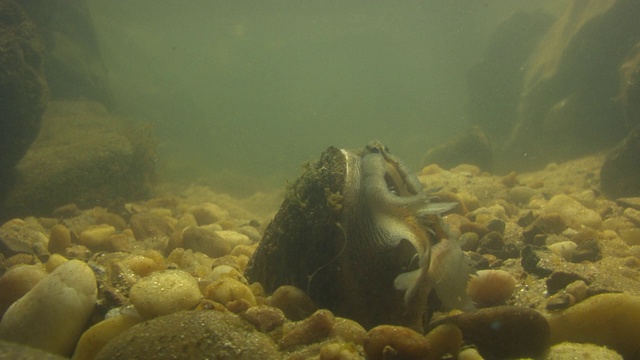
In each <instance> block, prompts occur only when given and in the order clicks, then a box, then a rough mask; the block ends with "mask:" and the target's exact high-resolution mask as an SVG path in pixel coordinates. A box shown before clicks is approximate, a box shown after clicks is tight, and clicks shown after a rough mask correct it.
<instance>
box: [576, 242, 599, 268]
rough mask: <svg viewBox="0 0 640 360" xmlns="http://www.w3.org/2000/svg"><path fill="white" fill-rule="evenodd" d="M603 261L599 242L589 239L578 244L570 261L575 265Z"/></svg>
mask: <svg viewBox="0 0 640 360" xmlns="http://www.w3.org/2000/svg"><path fill="white" fill-rule="evenodd" d="M600 259H602V250H601V249H600V245H599V244H598V240H596V239H589V240H586V241H583V242H581V243H580V244H578V246H577V247H576V249H575V250H574V251H573V253H572V254H571V259H570V260H569V261H571V262H573V263H581V262H583V261H591V262H596V261H598V260H600Z"/></svg>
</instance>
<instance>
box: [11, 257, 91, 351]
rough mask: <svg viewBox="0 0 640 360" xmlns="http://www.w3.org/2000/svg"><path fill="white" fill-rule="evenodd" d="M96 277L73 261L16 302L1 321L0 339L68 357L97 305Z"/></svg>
mask: <svg viewBox="0 0 640 360" xmlns="http://www.w3.org/2000/svg"><path fill="white" fill-rule="evenodd" d="M96 297H97V286H96V278H95V276H94V274H93V271H92V270H91V268H90V267H89V266H87V264H85V263H84V262H82V261H80V260H70V261H67V262H65V263H64V264H62V265H60V266H59V267H58V268H57V269H56V270H55V271H54V272H52V273H51V274H49V276H47V277H46V278H44V279H43V280H42V281H40V282H39V283H38V284H37V285H36V286H34V287H33V289H31V290H30V291H29V292H28V293H27V294H26V295H25V296H23V297H22V298H20V299H19V300H18V301H16V302H15V303H13V305H11V307H9V309H8V310H7V312H6V313H5V314H4V316H3V317H2V321H0V339H2V340H7V341H13V342H17V343H20V344H24V345H28V346H31V347H35V348H38V349H42V350H45V351H48V352H51V353H54V354H59V355H65V356H68V355H70V354H71V352H72V351H73V348H74V347H75V345H76V343H77V341H78V339H79V338H80V335H81V334H82V330H83V329H84V326H85V324H86V323H87V320H88V319H89V316H90V315H91V313H92V311H93V308H94V306H95V302H96Z"/></svg>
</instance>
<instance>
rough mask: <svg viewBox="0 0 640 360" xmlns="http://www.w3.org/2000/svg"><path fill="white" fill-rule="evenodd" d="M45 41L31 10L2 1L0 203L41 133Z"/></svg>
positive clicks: (46, 93) (0, 40) (44, 83)
mask: <svg viewBox="0 0 640 360" xmlns="http://www.w3.org/2000/svg"><path fill="white" fill-rule="evenodd" d="M44 58H45V49H44V41H43V39H42V37H41V36H40V34H39V33H38V31H37V29H36V26H35V25H34V24H33V23H32V22H31V20H29V18H28V17H27V14H25V13H24V11H22V9H21V8H20V7H19V6H18V5H16V3H14V2H13V1H11V0H6V1H2V2H0V154H2V155H1V156H0V203H1V202H2V198H3V196H5V195H6V193H7V191H8V190H9V189H10V188H11V185H12V184H13V183H14V182H16V181H17V180H16V179H14V178H13V176H14V174H13V167H14V166H15V165H16V164H17V163H18V161H19V160H20V159H21V158H22V157H23V156H24V154H25V153H26V151H27V149H28V148H29V145H31V143H32V142H33V141H34V140H35V139H36V137H37V136H38V131H39V129H40V122H41V119H42V113H43V112H44V109H45V107H46V105H47V101H48V88H47V82H46V80H45V75H44Z"/></svg>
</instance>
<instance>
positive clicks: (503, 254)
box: [498, 243, 520, 260]
mask: <svg viewBox="0 0 640 360" xmlns="http://www.w3.org/2000/svg"><path fill="white" fill-rule="evenodd" d="M519 257H520V248H518V245H516V244H514V243H507V244H505V245H504V247H503V248H502V251H500V253H499V254H498V258H499V259H501V260H507V259H517V258H519Z"/></svg>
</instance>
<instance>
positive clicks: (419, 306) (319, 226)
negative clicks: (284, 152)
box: [245, 141, 470, 330]
mask: <svg viewBox="0 0 640 360" xmlns="http://www.w3.org/2000/svg"><path fill="white" fill-rule="evenodd" d="M435 200H437V199H436V198H435V195H434V193H433V192H429V191H425V190H424V189H423V186H422V184H421V183H420V182H419V181H418V179H417V177H416V176H415V175H413V174H412V173H411V172H410V170H409V169H408V168H407V167H406V166H405V165H404V164H403V162H402V161H401V160H400V159H398V158H397V157H396V156H394V155H393V154H391V152H390V151H389V149H388V148H387V147H386V146H384V145H383V144H381V143H380V142H377V141H373V142H370V143H369V144H367V146H365V148H364V149H362V150H359V151H349V150H344V149H338V148H336V147H329V148H328V149H327V150H325V151H324V152H323V153H322V155H321V157H320V159H319V160H318V161H316V162H314V163H312V164H309V165H307V167H306V169H304V172H303V174H302V175H301V176H300V178H298V179H297V180H296V181H295V182H293V184H291V185H290V186H289V188H288V190H287V192H286V196H285V199H284V201H283V203H282V205H281V207H280V209H279V211H278V213H277V214H276V216H275V218H274V219H273V221H272V222H271V223H270V224H269V226H268V227H267V229H266V231H265V233H264V235H263V238H262V240H261V242H260V244H259V246H258V248H257V250H256V251H255V253H254V255H253V256H252V258H251V259H250V261H249V264H248V265H247V268H246V271H245V276H246V277H247V279H248V280H249V281H251V282H254V281H257V282H260V283H261V284H262V286H263V287H264V288H265V290H266V291H267V292H269V293H270V292H273V291H274V290H275V289H276V288H278V287H279V286H282V285H294V286H296V287H298V288H300V289H302V290H305V291H306V292H307V293H308V294H309V296H310V297H311V299H313V300H314V301H315V302H316V304H317V305H318V306H320V307H323V308H328V309H330V310H332V311H333V312H334V313H335V314H336V315H339V316H343V317H347V318H350V319H353V320H356V321H358V322H359V323H360V324H361V325H363V326H364V327H365V328H371V327H373V326H376V325H379V324H398V325H403V326H408V327H412V328H414V329H417V330H421V329H422V317H423V314H424V313H425V310H426V307H427V298H428V295H429V293H430V290H431V289H432V288H435V290H436V293H437V294H438V297H439V298H440V299H441V300H442V301H443V302H446V303H449V304H450V306H451V307H464V306H466V304H467V303H469V301H468V297H467V296H466V295H465V291H464V288H465V285H466V281H467V278H468V276H469V273H470V271H469V268H468V266H467V263H466V260H465V257H464V254H463V252H462V251H461V250H460V248H459V246H457V245H456V244H455V242H454V241H453V240H451V239H449V236H448V234H447V232H446V231H445V229H444V227H443V224H442V221H441V217H440V214H442V213H443V212H446V211H448V210H450V209H452V208H453V207H454V206H455V205H456V203H439V202H437V201H435Z"/></svg>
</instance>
